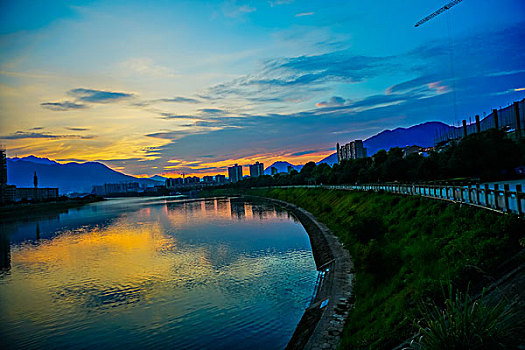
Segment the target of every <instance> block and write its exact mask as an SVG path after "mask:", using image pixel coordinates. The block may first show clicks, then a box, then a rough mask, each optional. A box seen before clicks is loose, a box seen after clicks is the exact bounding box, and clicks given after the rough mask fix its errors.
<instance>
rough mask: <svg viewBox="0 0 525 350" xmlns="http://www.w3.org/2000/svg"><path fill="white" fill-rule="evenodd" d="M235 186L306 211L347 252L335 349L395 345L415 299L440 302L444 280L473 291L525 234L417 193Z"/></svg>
mask: <svg viewBox="0 0 525 350" xmlns="http://www.w3.org/2000/svg"><path fill="white" fill-rule="evenodd" d="M242 193H244V194H250V195H256V196H262V197H270V198H276V199H280V200H284V201H287V202H290V203H293V204H295V205H297V206H299V207H302V208H304V209H306V210H308V211H309V212H311V213H312V214H314V215H315V216H316V217H317V219H318V220H319V221H321V222H323V223H324V224H326V225H327V226H328V227H329V228H330V229H331V230H332V231H333V232H334V233H336V234H337V235H338V236H339V238H340V241H341V242H343V244H344V245H345V247H346V248H347V249H348V250H349V251H350V254H351V256H352V259H353V262H354V265H355V273H356V274H355V276H356V277H355V285H354V289H353V290H354V296H355V308H354V310H352V311H351V312H350V314H349V317H348V319H347V322H346V326H345V329H344V334H343V337H342V340H341V344H340V347H341V348H343V349H345V348H367V349H368V348H372V349H391V348H393V347H395V346H397V345H399V344H400V343H401V342H402V341H404V340H406V339H407V338H409V337H410V336H411V335H413V334H414V333H415V332H416V331H417V326H416V324H415V323H416V322H417V320H419V319H421V318H422V315H421V312H420V311H419V310H421V308H420V306H421V304H422V303H424V302H429V301H435V302H438V303H439V302H440V301H442V300H443V299H444V297H443V286H447V285H448V284H449V283H452V285H453V286H454V287H455V288H458V289H459V290H466V289H467V287H468V286H469V284H470V291H471V292H473V291H474V292H476V291H481V289H482V288H483V287H485V286H487V285H489V284H490V283H492V282H493V281H494V280H495V279H496V278H497V277H498V276H499V275H500V274H502V273H504V272H506V271H505V268H504V267H502V266H503V265H502V264H504V263H505V262H506V261H508V259H509V258H510V257H513V256H515V255H516V253H518V252H519V251H520V250H521V249H522V248H523V247H522V246H523V243H524V240H525V238H524V235H525V229H524V227H525V225H524V224H525V222H524V220H522V219H518V218H517V217H514V216H510V215H501V214H497V213H493V212H490V211H487V210H480V209H477V208H472V207H468V206H465V205H463V206H460V205H458V204H454V203H448V202H443V201H437V200H431V199H427V198H421V197H406V196H401V195H394V194H389V193H381V192H378V193H375V192H356V191H340V190H326V189H304V188H294V189H251V190H245V191H242ZM242 193H240V190H232V189H225V190H215V191H213V192H208V193H207V194H213V195H228V194H242ZM518 263H523V261H520V262H518ZM445 289H446V287H445Z"/></svg>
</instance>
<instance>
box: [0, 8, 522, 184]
mask: <svg viewBox="0 0 525 350" xmlns="http://www.w3.org/2000/svg"><path fill="white" fill-rule="evenodd" d="M442 5H443V2H442V1H428V2H425V3H421V2H416V1H408V2H404V3H402V4H396V3H391V2H385V3H383V2H367V3H341V2H337V1H330V2H321V1H302V2H299V1H291V0H275V1H262V2H254V1H252V2H249V1H221V2H216V1H196V2H189V1H188V2H187V1H178V2H176V3H169V2H165V3H164V2H160V3H156V4H155V5H153V6H151V5H146V4H143V3H141V2H125V3H124V2H113V1H92V2H84V1H82V2H80V1H79V2H77V3H75V2H73V3H71V2H69V3H68V4H67V5H66V4H63V3H62V2H60V1H50V2H46V4H42V5H38V4H33V3H31V2H25V1H17V2H14V1H7V2H3V3H2V5H1V7H2V11H0V13H1V15H0V16H1V25H0V34H1V35H2V39H3V40H2V41H1V42H0V48H1V52H2V54H0V106H1V107H0V108H1V114H2V118H1V121H0V123H1V124H0V129H1V132H0V143H1V144H3V145H5V147H6V148H7V149H8V150H9V153H10V156H13V155H14V154H17V155H18V156H20V157H23V156H28V155H35V156H39V157H46V158H50V159H53V160H57V161H59V162H68V161H79V162H84V161H99V162H102V163H104V164H106V165H108V166H109V167H111V168H112V169H114V170H118V171H121V172H123V173H126V174H130V175H134V176H138V177H143V176H152V175H154V174H159V175H160V174H164V175H165V176H176V175H177V174H179V173H182V172H184V173H187V174H190V175H197V176H201V177H202V176H205V175H215V174H218V173H222V174H224V173H226V172H227V167H228V166H231V165H233V164H235V163H238V164H242V165H244V166H246V165H247V164H254V163H256V162H257V161H259V162H261V163H265V164H267V165H270V164H272V163H273V162H274V161H277V160H283V161H288V162H290V163H292V164H301V163H302V164H304V163H305V162H306V161H310V160H314V161H318V160H320V159H322V158H324V157H325V156H327V155H329V154H331V153H334V151H335V150H334V145H335V144H336V142H339V143H340V144H345V143H347V142H350V141H351V140H355V139H363V140H365V139H366V138H367V137H369V136H372V135H374V134H376V133H378V132H380V131H382V130H384V129H393V128H396V127H407V126H411V125H414V124H418V123H422V122H425V121H430V120H437V121H443V122H446V123H449V124H455V125H457V124H458V122H460V121H461V120H462V119H468V118H469V117H472V118H473V117H474V115H475V114H480V115H481V116H483V113H486V112H489V111H490V110H491V109H492V108H496V107H499V106H505V105H508V104H510V103H512V102H513V101H515V100H520V99H522V98H523V96H524V93H525V92H524V91H525V86H524V84H523V82H524V81H525V52H524V50H523V49H522V48H521V46H522V43H521V41H520V39H521V38H523V37H524V36H525V29H524V26H523V24H524V23H525V15H523V14H524V13H525V4H523V2H522V1H518V0H515V1H511V0H505V1H495V0H490V1H485V2H483V3H479V2H474V1H467V0H465V1H463V2H462V3H461V4H458V5H457V6H455V7H454V8H453V9H452V10H451V11H448V12H447V13H445V14H443V15H440V16H438V17H436V18H435V19H433V20H432V21H430V22H428V23H425V24H424V25H422V26H421V27H418V28H415V27H414V24H415V23H416V22H417V21H418V20H420V19H422V18H424V17H425V16H426V15H428V14H429V13H431V12H432V11H434V10H436V9H437V8H439V7H440V6H442ZM393 14H395V15H393ZM370 28H374V30H370ZM454 101H455V102H454Z"/></svg>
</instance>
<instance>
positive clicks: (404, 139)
mask: <svg viewBox="0 0 525 350" xmlns="http://www.w3.org/2000/svg"><path fill="white" fill-rule="evenodd" d="M451 128H453V127H452V126H450V125H447V124H445V123H441V122H426V123H423V124H418V125H414V126H411V127H410V128H397V129H394V130H385V131H382V132H380V133H379V134H377V135H375V136H372V137H370V138H368V139H366V140H365V141H364V142H363V143H364V146H365V147H366V149H367V153H368V155H369V156H372V155H374V154H375V153H376V152H377V151H379V150H380V149H385V150H387V151H388V150H389V149H390V148H392V147H405V146H411V145H418V146H421V147H431V146H434V138H435V137H436V134H438V133H439V132H446V131H448V130H449V129H451Z"/></svg>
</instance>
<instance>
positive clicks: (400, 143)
mask: <svg viewBox="0 0 525 350" xmlns="http://www.w3.org/2000/svg"><path fill="white" fill-rule="evenodd" d="M451 128H453V126H450V125H447V124H445V123H441V122H426V123H422V124H418V125H414V126H411V127H409V128H396V129H394V130H384V131H381V132H380V133H379V134H377V135H374V136H372V137H369V138H368V139H366V140H364V141H363V145H364V147H365V148H366V151H367V154H368V156H372V155H374V154H375V153H376V152H377V151H379V150H381V149H384V150H387V151H388V150H389V149H390V148H392V147H405V146H411V145H418V146H421V147H432V146H434V138H435V136H436V135H437V134H439V133H445V132H446V131H448V130H450V129H451ZM348 142H350V140H349V141H348ZM276 163H282V162H276ZM321 163H326V164H328V165H330V166H331V165H333V164H335V163H337V153H336V152H334V153H332V154H330V155H329V156H328V157H326V158H324V159H322V160H320V161H319V162H317V164H321ZM274 164H275V163H274ZM288 165H292V164H289V163H288ZM272 166H274V165H273V164H272V165H270V166H269V167H268V168H267V169H269V168H271V167H272ZM278 169H279V168H278ZM283 171H286V166H285V167H284V170H283ZM265 173H266V172H265Z"/></svg>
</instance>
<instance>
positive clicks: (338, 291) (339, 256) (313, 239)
mask: <svg viewBox="0 0 525 350" xmlns="http://www.w3.org/2000/svg"><path fill="white" fill-rule="evenodd" d="M243 198H244V199H248V200H250V201H259V200H263V201H272V202H274V203H276V204H278V205H280V206H282V207H284V208H286V209H287V210H288V211H290V212H292V213H293V214H294V215H295V217H296V218H297V219H299V221H300V222H301V224H302V225H303V227H304V228H305V230H306V232H307V233H308V237H309V238H310V244H311V246H312V253H313V256H314V260H315V264H316V266H317V270H318V271H320V277H321V278H320V279H319V280H318V285H317V290H316V293H315V297H314V299H313V300H312V303H311V305H310V306H309V307H308V308H307V309H306V310H305V312H304V314H303V317H302V318H301V321H300V322H299V324H298V325H297V328H296V329H295V332H294V334H293V336H292V338H291V340H290V342H289V343H288V346H287V347H286V349H294V350H300V349H301V350H302V349H336V348H337V345H338V344H339V340H340V338H341V335H342V332H343V327H344V320H345V318H346V316H347V315H348V312H349V309H350V307H351V294H352V280H353V273H352V262H351V260H350V254H349V252H348V250H346V249H344V247H343V245H342V244H341V243H340V242H339V240H338V238H337V237H336V236H335V235H334V234H333V233H332V232H331V231H330V230H329V229H328V228H327V227H326V226H325V225H324V224H322V223H320V222H318V221H317V220H316V218H315V217H314V216H313V215H312V214H311V213H309V212H307V211H306V210H304V209H302V208H299V207H297V206H295V205H293V204H291V203H288V202H285V201H282V200H278V199H272V198H264V199H262V198H261V197H254V196H243Z"/></svg>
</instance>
